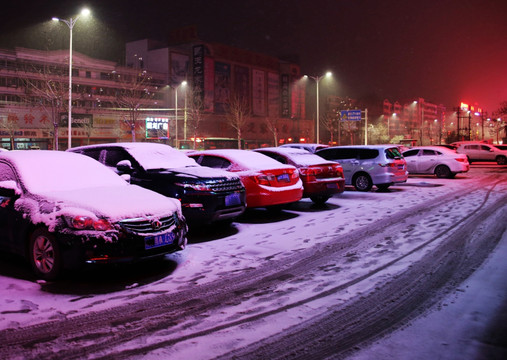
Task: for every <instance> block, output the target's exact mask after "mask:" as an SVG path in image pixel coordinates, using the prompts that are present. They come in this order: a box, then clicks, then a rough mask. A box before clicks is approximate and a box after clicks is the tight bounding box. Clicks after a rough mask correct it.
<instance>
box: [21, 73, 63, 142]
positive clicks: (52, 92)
mask: <svg viewBox="0 0 507 360" xmlns="http://www.w3.org/2000/svg"><path fill="white" fill-rule="evenodd" d="M26 71H27V72H29V73H30V74H34V75H35V76H31V77H30V78H29V77H25V78H24V79H23V80H22V81H23V83H24V86H25V92H26V96H25V98H24V100H25V102H26V103H27V104H29V105H30V106H33V107H37V108H39V109H41V111H42V112H43V113H44V114H45V115H46V116H48V117H49V123H50V125H49V128H50V129H51V130H52V132H53V149H54V150H58V128H59V127H60V114H61V113H63V112H65V110H66V109H67V105H66V104H68V103H66V94H68V91H69V88H68V77H67V76H66V70H65V69H64V68H62V67H59V66H54V65H44V66H40V67H36V66H33V67H31V68H30V69H26Z"/></svg>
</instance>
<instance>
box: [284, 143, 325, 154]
mask: <svg viewBox="0 0 507 360" xmlns="http://www.w3.org/2000/svg"><path fill="white" fill-rule="evenodd" d="M280 147H288V148H295V149H303V150H306V151H309V152H311V153H315V152H316V151H317V150H320V149H325V148H327V147H329V145H324V144H314V143H288V144H283V145H280Z"/></svg>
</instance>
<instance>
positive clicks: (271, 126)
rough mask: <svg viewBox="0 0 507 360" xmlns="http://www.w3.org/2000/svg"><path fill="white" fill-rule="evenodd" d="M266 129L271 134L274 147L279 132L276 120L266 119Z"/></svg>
mask: <svg viewBox="0 0 507 360" xmlns="http://www.w3.org/2000/svg"><path fill="white" fill-rule="evenodd" d="M266 127H267V128H268V130H269V131H270V132H271V134H273V140H274V142H275V145H274V146H276V145H277V144H278V131H279V125H278V118H276V117H275V118H270V117H267V118H266Z"/></svg>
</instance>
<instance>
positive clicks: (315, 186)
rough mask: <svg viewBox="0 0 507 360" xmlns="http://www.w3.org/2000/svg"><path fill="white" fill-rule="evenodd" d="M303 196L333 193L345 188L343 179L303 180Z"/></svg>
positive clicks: (340, 191)
mask: <svg viewBox="0 0 507 360" xmlns="http://www.w3.org/2000/svg"><path fill="white" fill-rule="evenodd" d="M303 187H304V192H303V196H304V197H310V196H319V195H334V194H339V193H342V192H343V191H344V190H345V179H343V178H339V179H337V178H333V179H317V180H316V181H306V182H303Z"/></svg>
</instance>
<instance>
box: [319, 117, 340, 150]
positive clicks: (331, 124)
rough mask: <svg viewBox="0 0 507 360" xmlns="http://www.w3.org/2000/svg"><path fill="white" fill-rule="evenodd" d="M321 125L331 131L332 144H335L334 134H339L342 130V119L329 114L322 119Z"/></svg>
mask: <svg viewBox="0 0 507 360" xmlns="http://www.w3.org/2000/svg"><path fill="white" fill-rule="evenodd" d="M320 124H321V125H322V126H323V127H324V128H325V129H326V130H327V131H329V135H330V139H329V141H330V142H331V144H332V143H333V142H334V134H336V133H338V131H339V130H340V128H339V126H340V118H339V115H338V114H336V113H331V112H327V113H325V114H324V116H322V118H321V119H320Z"/></svg>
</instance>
